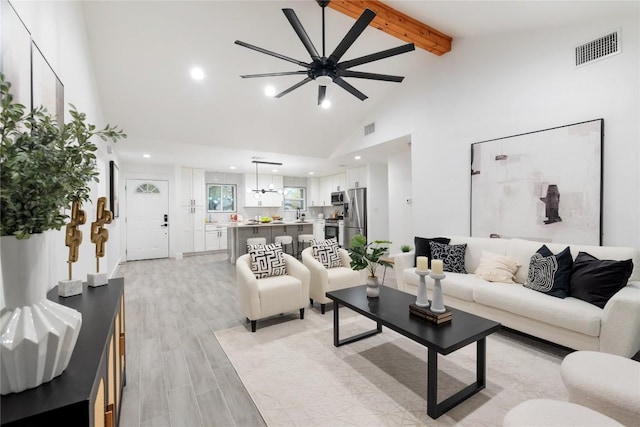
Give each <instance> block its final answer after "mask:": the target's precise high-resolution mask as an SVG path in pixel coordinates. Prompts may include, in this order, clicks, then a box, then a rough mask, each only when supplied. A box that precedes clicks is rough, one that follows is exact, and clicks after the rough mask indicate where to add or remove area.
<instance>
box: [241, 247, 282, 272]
mask: <svg viewBox="0 0 640 427" xmlns="http://www.w3.org/2000/svg"><path fill="white" fill-rule="evenodd" d="M248 248H249V256H250V257H251V271H252V272H253V274H254V275H255V276H256V279H263V278H265V277H271V276H282V275H285V274H287V266H286V264H285V262H284V255H283V253H282V244H281V243H279V242H278V243H271V244H269V245H249V246H248Z"/></svg>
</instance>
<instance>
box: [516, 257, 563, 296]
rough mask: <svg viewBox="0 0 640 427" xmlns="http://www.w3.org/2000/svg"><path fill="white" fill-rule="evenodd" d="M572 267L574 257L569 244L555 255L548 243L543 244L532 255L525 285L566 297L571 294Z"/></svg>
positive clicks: (535, 289) (549, 293)
mask: <svg viewBox="0 0 640 427" xmlns="http://www.w3.org/2000/svg"><path fill="white" fill-rule="evenodd" d="M572 268H573V257H572V256H571V250H570V249H569V246H567V247H566V248H565V249H564V250H563V251H562V252H560V253H558V254H556V255H554V254H553V252H551V251H550V250H549V248H547V246H546V245H542V246H541V247H540V249H538V251H537V252H536V253H535V254H533V256H532V257H531V261H530V262H529V273H528V274H527V280H526V281H525V282H524V287H525V288H530V289H533V290H534V291H538V292H542V293H545V294H547V295H551V296H554V297H557V298H566V297H567V296H568V295H569V281H570V280H571V270H572Z"/></svg>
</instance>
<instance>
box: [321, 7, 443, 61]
mask: <svg viewBox="0 0 640 427" xmlns="http://www.w3.org/2000/svg"><path fill="white" fill-rule="evenodd" d="M329 7H330V8H331V9H333V10H336V11H338V12H341V13H344V14H345V15H347V16H350V17H352V18H354V19H358V18H359V17H360V15H362V12H364V10H365V9H371V10H373V11H374V12H375V13H376V17H375V18H374V19H373V21H371V24H369V25H371V26H372V27H375V28H377V29H379V30H380V31H383V32H385V33H387V34H390V35H392V36H394V37H396V38H399V39H400V40H404V41H405V42H407V43H414V44H415V45H416V47H419V48H421V49H424V50H426V51H428V52H431V53H433V54H435V55H438V56H440V55H442V54H445V53H447V52H449V51H450V50H451V40H452V39H451V37H450V36H448V35H446V34H444V33H442V32H440V31H438V30H436V29H435V28H431V27H430V26H428V25H426V24H423V23H422V22H420V21H417V20H415V19H413V18H412V17H410V16H407V15H405V14H404V13H402V12H399V11H397V10H395V9H393V8H392V7H390V6H387V5H386V4H384V3H382V2H381V1H379V0H364V1H361V0H332V1H331V2H330V3H329Z"/></svg>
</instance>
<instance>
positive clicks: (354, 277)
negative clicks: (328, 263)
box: [302, 248, 364, 314]
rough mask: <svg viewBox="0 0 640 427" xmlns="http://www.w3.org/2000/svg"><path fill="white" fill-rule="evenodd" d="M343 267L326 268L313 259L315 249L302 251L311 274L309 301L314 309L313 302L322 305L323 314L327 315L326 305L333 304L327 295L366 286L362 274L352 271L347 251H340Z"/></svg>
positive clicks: (304, 261) (303, 260)
mask: <svg viewBox="0 0 640 427" xmlns="http://www.w3.org/2000/svg"><path fill="white" fill-rule="evenodd" d="M338 251H339V253H340V259H341V260H342V267H333V268H325V267H324V265H322V263H321V262H320V261H318V260H317V259H315V258H314V257H313V248H307V249H305V250H304V251H302V263H303V264H304V265H305V266H306V267H307V268H308V269H309V271H310V272H311V282H310V284H309V301H310V303H311V307H313V301H314V300H315V301H318V302H319V303H320V310H321V312H322V314H324V313H325V309H326V304H327V303H329V302H331V300H330V299H329V298H327V296H326V293H327V292H329V291H336V290H338V289H345V288H351V287H353V286H358V285H362V284H364V281H363V280H362V278H361V276H360V273H359V272H357V271H355V270H352V269H351V266H350V264H351V258H350V257H349V252H347V251H346V250H345V249H339V250H338Z"/></svg>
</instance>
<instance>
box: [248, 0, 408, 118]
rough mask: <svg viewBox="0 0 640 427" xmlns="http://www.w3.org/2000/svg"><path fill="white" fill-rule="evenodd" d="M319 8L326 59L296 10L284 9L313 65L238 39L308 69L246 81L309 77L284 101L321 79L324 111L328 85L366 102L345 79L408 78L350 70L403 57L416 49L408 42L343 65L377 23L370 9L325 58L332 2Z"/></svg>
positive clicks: (320, 0) (322, 2)
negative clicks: (327, 12)
mask: <svg viewBox="0 0 640 427" xmlns="http://www.w3.org/2000/svg"><path fill="white" fill-rule="evenodd" d="M316 1H317V3H318V5H320V7H321V8H322V56H320V54H319V53H318V51H317V50H316V48H315V46H314V45H313V42H312V41H311V39H310V38H309V35H308V34H307V32H306V31H305V29H304V27H303V26H302V24H301V23H300V20H299V19H298V16H297V15H296V13H295V12H294V11H293V9H282V12H283V13H284V15H285V17H286V18H287V20H288V21H289V23H290V24H291V26H292V27H293V29H294V31H295V32H296V34H297V35H298V38H299V39H300V41H301V42H302V44H303V45H304V47H305V48H306V49H307V52H309V55H310V56H311V62H303V61H299V60H297V59H294V58H290V57H288V56H285V55H282V54H279V53H276V52H272V51H270V50H267V49H263V48H261V47H258V46H254V45H251V44H249V43H245V42H242V41H240V40H236V41H235V44H237V45H240V46H243V47H246V48H248V49H252V50H255V51H257V52H260V53H264V54H266V55H270V56H273V57H276V58H278V59H282V60H284V61H288V62H292V63H294V64H296V65H299V66H301V67H303V68H305V69H304V70H297V71H285V72H278V73H261V74H245V75H241V76H240V77H242V78H243V79H247V78H257V77H278V76H291V75H306V77H305V78H304V79H303V80H302V81H300V82H298V83H296V84H294V85H293V86H291V87H289V88H287V89H285V90H284V91H282V92H280V93H278V94H277V95H275V97H276V98H280V97H282V96H284V95H286V94H288V93H289V92H292V91H294V90H295V89H297V88H299V87H300V86H303V85H305V84H306V83H309V82H310V81H312V80H320V83H321V84H320V85H319V86H318V105H322V106H323V107H324V108H327V107H326V104H327V103H326V102H324V101H325V97H326V90H327V84H328V82H333V83H335V84H336V85H338V86H340V87H341V88H342V89H344V90H346V91H347V92H349V93H350V94H352V95H353V96H355V97H356V98H358V99H360V100H361V101H364V100H365V99H367V96H366V95H365V94H364V93H362V92H360V91H359V90H358V89H356V88H355V87H353V86H352V85H351V84H349V83H348V82H347V81H346V80H344V78H345V77H352V78H358V79H368V80H380V81H387V82H396V83H400V82H401V81H402V80H403V79H404V77H401V76H392V75H388V74H378V73H367V72H362V71H352V70H350V68H352V67H356V66H358V65H363V64H367V63H369V62H374V61H378V60H380V59H385V58H389V57H392V56H395V55H400V54H402V53H406V52H410V51H412V50H415V45H414V44H413V43H408V44H405V45H402V46H398V47H395V48H391V49H387V50H383V51H380V52H376V53H372V54H369V55H365V56H361V57H359V58H355V59H351V60H348V61H343V62H340V59H341V58H342V56H343V55H344V54H345V53H346V52H347V50H348V49H349V48H350V47H351V45H353V43H354V42H355V41H356V39H357V38H358V37H359V36H360V34H362V32H363V31H364V30H365V29H366V28H367V26H368V25H369V24H370V23H371V21H373V18H375V16H376V13H375V12H374V11H372V10H370V9H365V10H364V12H363V13H362V15H360V18H358V19H357V20H356V22H355V23H354V24H353V26H352V27H351V29H350V30H349V32H348V33H347V34H346V35H345V36H344V38H343V39H342V41H341V42H340V43H339V44H338V46H337V47H336V48H335V50H334V51H333V52H332V53H331V55H329V56H328V57H327V56H326V55H325V23H324V12H325V9H326V7H327V5H328V4H329V1H328V0H316Z"/></svg>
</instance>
